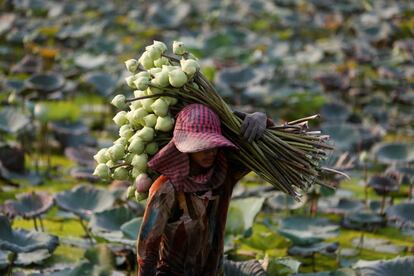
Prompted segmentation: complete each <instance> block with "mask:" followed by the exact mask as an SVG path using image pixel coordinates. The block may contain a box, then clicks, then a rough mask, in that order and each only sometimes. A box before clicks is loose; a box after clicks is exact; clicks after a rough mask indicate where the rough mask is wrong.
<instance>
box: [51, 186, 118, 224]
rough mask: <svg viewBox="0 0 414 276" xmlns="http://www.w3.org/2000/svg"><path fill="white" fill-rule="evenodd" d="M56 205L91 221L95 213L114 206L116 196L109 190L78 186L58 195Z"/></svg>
mask: <svg viewBox="0 0 414 276" xmlns="http://www.w3.org/2000/svg"><path fill="white" fill-rule="evenodd" d="M55 201H56V205H57V206H58V207H59V208H61V209H63V210H66V211H69V212H72V213H74V214H76V215H77V216H79V217H81V218H82V219H89V218H90V216H91V215H92V213H93V212H100V211H104V210H107V209H109V208H111V207H112V205H113V204H114V201H115V198H114V196H113V195H112V194H111V193H110V192H109V191H107V190H104V189H99V188H95V187H93V186H90V185H78V186H76V187H74V188H73V189H72V190H70V191H64V192H60V193H57V194H56V196H55Z"/></svg>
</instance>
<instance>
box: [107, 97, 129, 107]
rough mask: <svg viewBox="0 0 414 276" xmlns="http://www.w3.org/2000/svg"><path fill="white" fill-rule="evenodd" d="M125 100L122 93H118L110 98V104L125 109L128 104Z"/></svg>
mask: <svg viewBox="0 0 414 276" xmlns="http://www.w3.org/2000/svg"><path fill="white" fill-rule="evenodd" d="M125 100H126V98H125V96H124V95H122V94H118V95H116V96H115V97H114V98H113V99H112V101H111V104H112V105H114V106H115V107H117V108H119V109H125V108H126V107H127V106H128V105H127V103H126V101H125Z"/></svg>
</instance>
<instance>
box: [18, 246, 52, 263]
mask: <svg viewBox="0 0 414 276" xmlns="http://www.w3.org/2000/svg"><path fill="white" fill-rule="evenodd" d="M50 256H52V254H51V253H50V252H49V251H48V250H46V249H40V250H36V251H33V252H26V253H19V255H18V256H17V260H16V261H14V264H15V265H19V266H26V265H31V264H41V263H43V262H44V261H45V260H46V259H48V258H49V257H50Z"/></svg>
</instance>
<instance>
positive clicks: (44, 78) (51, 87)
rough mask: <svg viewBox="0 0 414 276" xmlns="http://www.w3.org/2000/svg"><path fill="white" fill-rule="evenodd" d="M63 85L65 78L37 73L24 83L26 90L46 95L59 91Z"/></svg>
mask: <svg viewBox="0 0 414 276" xmlns="http://www.w3.org/2000/svg"><path fill="white" fill-rule="evenodd" d="M64 85H65V78H64V77H63V76H62V75H60V74H57V73H38V74H34V75H32V76H31V77H30V78H29V79H27V80H26V81H25V86H26V88H28V89H32V90H38V91H42V92H46V93H50V92H53V91H56V90H58V89H61V88H63V86H64Z"/></svg>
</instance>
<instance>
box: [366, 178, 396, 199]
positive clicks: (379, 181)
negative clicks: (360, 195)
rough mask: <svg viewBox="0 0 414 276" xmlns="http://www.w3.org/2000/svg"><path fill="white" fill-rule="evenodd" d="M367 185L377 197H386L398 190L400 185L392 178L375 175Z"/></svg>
mask: <svg viewBox="0 0 414 276" xmlns="http://www.w3.org/2000/svg"><path fill="white" fill-rule="evenodd" d="M368 185H369V186H370V187H372V188H373V189H374V190H375V192H376V193H377V194H379V195H387V194H389V193H390V192H395V191H398V190H399V189H400V184H399V183H398V182H397V180H395V179H394V178H391V177H388V176H380V175H375V176H373V177H371V178H370V180H369V181H368Z"/></svg>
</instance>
